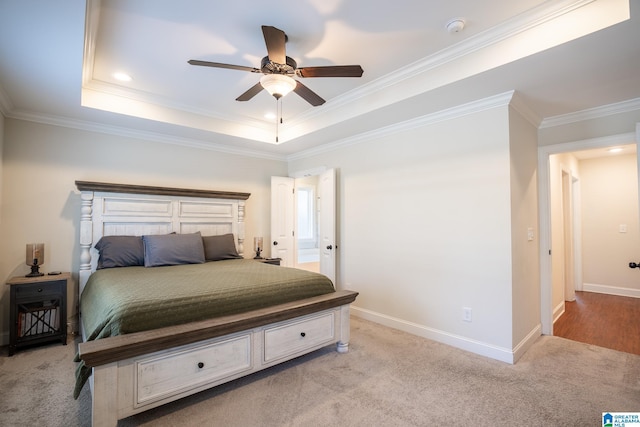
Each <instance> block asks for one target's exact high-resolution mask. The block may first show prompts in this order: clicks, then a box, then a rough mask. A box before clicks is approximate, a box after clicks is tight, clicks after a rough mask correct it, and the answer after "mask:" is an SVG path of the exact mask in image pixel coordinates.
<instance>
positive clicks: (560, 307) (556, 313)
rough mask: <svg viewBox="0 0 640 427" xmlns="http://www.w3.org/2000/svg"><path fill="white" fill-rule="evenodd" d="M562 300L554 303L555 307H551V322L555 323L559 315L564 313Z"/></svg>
mask: <svg viewBox="0 0 640 427" xmlns="http://www.w3.org/2000/svg"><path fill="white" fill-rule="evenodd" d="M564 303H565V302H564V301H562V302H560V304H558V305H556V308H554V309H553V323H556V322H557V321H558V319H559V318H560V316H562V315H563V314H564V309H565V306H564Z"/></svg>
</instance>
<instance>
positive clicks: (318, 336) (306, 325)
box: [264, 312, 335, 363]
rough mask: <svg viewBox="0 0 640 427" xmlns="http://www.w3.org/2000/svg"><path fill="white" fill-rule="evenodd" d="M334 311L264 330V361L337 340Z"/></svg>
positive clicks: (270, 360)
mask: <svg viewBox="0 0 640 427" xmlns="http://www.w3.org/2000/svg"><path fill="white" fill-rule="evenodd" d="M334 322H335V320H334V313H333V312H329V313H324V314H321V315H319V316H313V317H309V318H307V319H305V320H302V321H298V322H295V323H285V324H283V325H281V326H276V327H274V328H269V329H265V331H264V361H265V362H267V363H268V362H272V361H274V360H277V359H280V358H283V357H287V356H292V355H295V354H296V353H301V352H306V351H308V350H309V349H311V348H314V347H321V346H322V345H324V344H329V343H331V342H333V341H334V340H335V330H334Z"/></svg>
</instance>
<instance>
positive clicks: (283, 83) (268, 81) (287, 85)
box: [260, 74, 297, 99]
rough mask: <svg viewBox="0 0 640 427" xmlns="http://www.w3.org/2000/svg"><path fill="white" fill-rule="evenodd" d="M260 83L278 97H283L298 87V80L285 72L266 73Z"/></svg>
mask: <svg viewBox="0 0 640 427" xmlns="http://www.w3.org/2000/svg"><path fill="white" fill-rule="evenodd" d="M260 84H261V85H262V87H263V88H265V90H266V91H267V92H269V94H270V95H273V96H274V97H275V98H276V99H279V98H282V97H283V96H285V95H286V94H288V93H289V92H291V91H292V90H294V89H295V88H296V84H297V83H296V81H295V80H294V79H292V78H291V77H289V76H286V75H284V74H265V75H264V76H262V78H260Z"/></svg>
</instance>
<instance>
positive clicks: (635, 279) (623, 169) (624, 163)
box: [580, 155, 640, 297]
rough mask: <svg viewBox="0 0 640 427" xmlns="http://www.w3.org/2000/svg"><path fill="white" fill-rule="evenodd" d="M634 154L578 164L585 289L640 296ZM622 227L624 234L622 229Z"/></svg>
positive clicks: (636, 179)
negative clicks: (636, 266) (631, 265)
mask: <svg viewBox="0 0 640 427" xmlns="http://www.w3.org/2000/svg"><path fill="white" fill-rule="evenodd" d="M637 165H638V163H637V158H636V155H619V156H611V157H605V158H598V159H588V160H581V161H580V178H581V179H580V182H581V201H582V254H583V280H584V283H585V290H594V291H599V292H608V293H617V294H620V293H622V294H626V295H632V296H636V297H640V271H638V269H631V268H629V266H628V265H629V262H631V261H633V262H640V221H639V218H640V215H639V212H638V170H637ZM621 226H626V228H627V231H626V232H620V227H621Z"/></svg>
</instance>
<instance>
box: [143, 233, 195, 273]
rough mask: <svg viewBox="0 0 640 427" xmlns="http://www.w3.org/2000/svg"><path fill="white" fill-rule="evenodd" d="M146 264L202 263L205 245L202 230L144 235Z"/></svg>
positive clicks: (154, 265) (147, 265) (153, 265)
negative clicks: (189, 232) (186, 232)
mask: <svg viewBox="0 0 640 427" xmlns="http://www.w3.org/2000/svg"><path fill="white" fill-rule="evenodd" d="M142 241H143V243H144V266H145V267H158V266H161V265H178V264H202V263H203V262H204V245H203V243H202V236H201V235H200V232H197V233H191V234H159V235H149V236H142Z"/></svg>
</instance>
